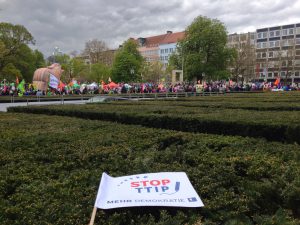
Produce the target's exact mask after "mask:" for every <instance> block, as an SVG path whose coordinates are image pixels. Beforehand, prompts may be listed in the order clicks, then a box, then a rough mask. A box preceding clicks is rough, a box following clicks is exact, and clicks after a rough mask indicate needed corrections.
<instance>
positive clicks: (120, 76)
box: [112, 39, 143, 82]
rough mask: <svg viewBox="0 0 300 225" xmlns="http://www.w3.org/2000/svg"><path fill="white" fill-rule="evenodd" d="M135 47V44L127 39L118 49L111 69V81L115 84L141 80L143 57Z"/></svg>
mask: <svg viewBox="0 0 300 225" xmlns="http://www.w3.org/2000/svg"><path fill="white" fill-rule="evenodd" d="M137 47H138V46H137V43H135V42H134V40H132V39H129V40H128V41H126V42H125V43H124V44H123V46H122V47H121V48H120V49H119V51H118V52H117V54H116V57H115V61H114V64H113V68H112V77H113V80H115V81H117V82H129V81H137V80H139V79H140V78H141V76H140V72H141V67H142V63H143V57H142V56H141V54H140V53H139V51H138V49H137Z"/></svg>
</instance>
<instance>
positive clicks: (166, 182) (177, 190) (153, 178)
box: [95, 172, 204, 209]
mask: <svg viewBox="0 0 300 225" xmlns="http://www.w3.org/2000/svg"><path fill="white" fill-rule="evenodd" d="M134 206H173V207H202V206H204V205H203V203H202V201H201V199H200V197H199V195H198V194H197V192H196V191H195V189H194V188H193V186H192V184H191V182H190V181H189V179H188V177H187V175H186V173H184V172H161V173H147V174H137V175H131V176H123V177H111V176H109V175H107V174H106V173H103V174H102V178H101V182H100V186H99V190H98V194H97V198H96V202H95V207H97V208H101V209H111V208H120V207H134Z"/></svg>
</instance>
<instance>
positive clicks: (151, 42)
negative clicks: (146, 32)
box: [137, 31, 185, 67]
mask: <svg viewBox="0 0 300 225" xmlns="http://www.w3.org/2000/svg"><path fill="white" fill-rule="evenodd" d="M184 34H185V33H184V32H176V33H173V32H172V31H167V32H166V33H165V34H161V35H157V36H151V37H147V38H142V37H140V38H138V39H137V42H138V45H139V48H138V50H139V52H140V53H141V55H142V56H143V57H144V58H145V60H146V61H147V62H155V61H160V62H161V63H162V64H163V65H164V67H167V65H168V62H169V57H170V55H171V54H172V53H173V52H175V51H176V45H177V42H178V41H179V40H181V39H183V38H184Z"/></svg>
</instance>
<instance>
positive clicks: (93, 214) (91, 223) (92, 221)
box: [89, 207, 97, 225]
mask: <svg viewBox="0 0 300 225" xmlns="http://www.w3.org/2000/svg"><path fill="white" fill-rule="evenodd" d="M96 212H97V207H94V209H93V213H92V217H91V220H90V224H89V225H94V221H95V217H96Z"/></svg>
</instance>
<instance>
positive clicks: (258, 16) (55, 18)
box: [0, 0, 300, 56]
mask: <svg viewBox="0 0 300 225" xmlns="http://www.w3.org/2000/svg"><path fill="white" fill-rule="evenodd" d="M299 10H300V1H299V0H297V1H295V0H294V1H293V0H285V1H283V0H264V1H261V0H252V1H248V0H201V1H199V0H168V1H161V0H151V1H147V0H145V1H141V0H140V1H138V0H127V1H124V0H64V1H61V0H51V1H50V0H26V1H24V0H0V20H1V21H5V22H10V23H13V24H22V25H24V26H25V27H26V28H27V29H28V30H29V31H30V32H31V33H32V35H33V36H34V38H35V39H36V48H38V49H39V50H41V51H42V52H43V53H44V54H45V56H48V55H50V54H51V52H52V51H53V48H54V46H57V45H58V46H59V47H60V49H61V50H62V51H64V52H66V53H69V52H71V51H72V50H77V51H80V50H83V48H84V44H85V42H86V41H88V40H91V39H94V38H97V39H99V40H103V41H105V42H107V44H108V45H109V46H110V47H112V48H113V47H117V46H118V45H119V44H122V42H123V41H125V40H126V39H127V38H129V37H140V36H151V35H158V34H161V33H165V32H166V31H167V30H173V31H182V30H184V29H185V28H186V27H187V26H188V25H189V24H190V23H191V22H192V21H193V19H194V18H195V17H197V16H199V15H204V16H207V17H210V18H217V19H219V20H221V21H222V22H223V23H224V24H225V25H226V27H227V29H228V31H229V33H233V32H247V31H255V29H257V28H263V27H268V26H275V25H284V24H289V23H300V14H299V13H298V12H299Z"/></svg>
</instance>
